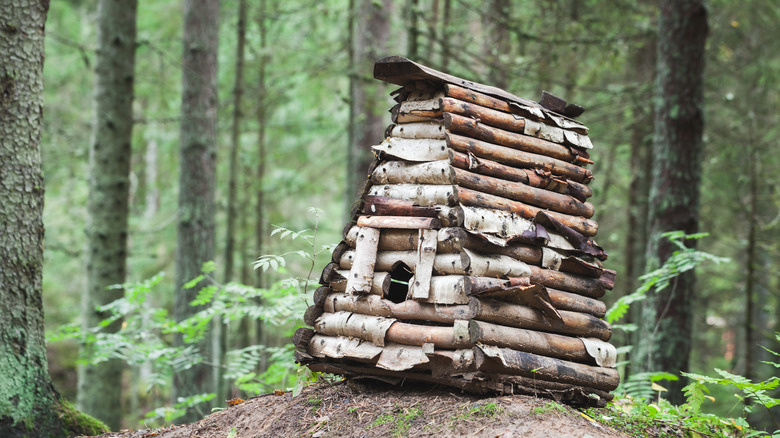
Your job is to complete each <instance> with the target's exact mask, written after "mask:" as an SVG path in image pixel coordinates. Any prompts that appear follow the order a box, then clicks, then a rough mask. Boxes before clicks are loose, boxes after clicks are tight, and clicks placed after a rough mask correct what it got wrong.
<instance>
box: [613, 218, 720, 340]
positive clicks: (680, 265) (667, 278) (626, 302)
mask: <svg viewBox="0 0 780 438" xmlns="http://www.w3.org/2000/svg"><path fill="white" fill-rule="evenodd" d="M707 235H708V234H707V233H696V234H685V233H684V232H682V231H670V232H668V233H664V234H663V235H662V237H663V238H666V239H668V240H669V242H671V243H672V244H673V245H674V246H675V247H677V250H676V251H674V253H672V256H671V257H669V259H668V260H666V261H665V262H664V264H663V266H661V267H660V268H658V269H656V270H655V271H652V272H648V273H647V274H645V275H643V276H641V277H639V280H640V281H642V284H641V285H640V286H639V288H637V290H636V291H635V292H634V293H632V294H629V295H624V296H622V297H620V299H618V300H617V301H616V302H615V304H614V305H612V307H610V309H609V310H608V311H607V314H606V316H605V317H604V319H606V320H607V322H609V323H610V324H612V323H615V322H616V321H618V320H619V319H620V318H622V317H623V316H625V315H626V313H627V312H628V308H629V306H630V305H631V304H633V303H635V302H637V301H641V300H644V299H645V298H646V297H647V293H648V292H649V291H651V290H656V291H661V290H664V289H666V288H667V287H668V286H669V284H670V282H671V281H672V280H673V279H674V278H675V277H677V276H678V275H680V274H682V273H685V272H687V271H690V270H692V269H694V268H696V266H698V265H700V264H701V263H703V262H706V261H709V262H713V263H724V262H727V261H728V260H729V259H728V258H725V257H718V256H714V255H712V254H709V253H707V252H705V251H699V250H697V249H694V248H688V247H687V246H685V243H684V242H685V241H686V240H690V239H701V238H703V237H706V236H707ZM626 328H627V329H628V330H629V331H630V330H632V329H634V330H635V328H634V327H626Z"/></svg>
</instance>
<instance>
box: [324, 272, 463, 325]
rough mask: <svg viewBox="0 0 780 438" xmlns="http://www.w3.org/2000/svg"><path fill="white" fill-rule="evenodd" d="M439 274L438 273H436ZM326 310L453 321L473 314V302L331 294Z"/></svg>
mask: <svg viewBox="0 0 780 438" xmlns="http://www.w3.org/2000/svg"><path fill="white" fill-rule="evenodd" d="M434 278H436V277H434ZM323 309H324V311H325V312H329V313H335V312H354V313H361V314H364V315H376V316H384V317H388V318H396V319H402V320H420V321H432V322H439V323H446V324H452V323H454V322H455V320H456V319H469V318H471V313H470V312H471V310H470V307H469V306H464V305H440V304H439V305H434V304H427V303H420V302H418V301H414V300H407V301H402V302H400V303H394V302H392V301H390V300H386V299H382V298H381V297H379V296H377V295H364V296H359V295H347V294H338V293H334V294H330V295H328V297H327V298H326V300H325V303H324V305H323Z"/></svg>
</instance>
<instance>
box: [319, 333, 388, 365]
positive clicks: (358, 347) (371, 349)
mask: <svg viewBox="0 0 780 438" xmlns="http://www.w3.org/2000/svg"><path fill="white" fill-rule="evenodd" d="M382 351H383V349H382V347H380V346H377V345H375V344H373V343H371V342H365V341H364V340H362V339H359V338H348V337H345V336H323V335H321V334H315V335H314V336H313V337H312V339H311V341H309V344H308V348H307V349H306V352H307V353H309V354H310V355H311V356H314V357H318V358H332V359H340V358H348V359H351V360H356V361H359V362H367V363H371V364H373V363H376V360H377V358H378V357H379V355H380V354H382Z"/></svg>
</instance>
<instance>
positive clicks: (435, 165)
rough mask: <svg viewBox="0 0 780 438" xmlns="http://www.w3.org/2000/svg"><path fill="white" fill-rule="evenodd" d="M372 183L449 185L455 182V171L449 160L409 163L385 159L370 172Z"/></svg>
mask: <svg viewBox="0 0 780 438" xmlns="http://www.w3.org/2000/svg"><path fill="white" fill-rule="evenodd" d="M371 182H372V183H374V184H436V185H451V184H453V183H454V182H455V171H454V170H453V169H452V167H450V162H449V160H438V161H429V162H425V163H410V162H406V161H385V162H383V163H381V164H379V165H378V166H377V167H376V169H374V172H373V173H372V174H371Z"/></svg>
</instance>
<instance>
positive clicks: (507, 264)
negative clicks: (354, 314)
mask: <svg viewBox="0 0 780 438" xmlns="http://www.w3.org/2000/svg"><path fill="white" fill-rule="evenodd" d="M354 257H355V253H354V251H346V252H345V253H344V255H343V256H342V257H341V260H340V262H339V266H340V267H341V268H342V269H350V268H351V267H352V263H353V260H354ZM397 263H404V264H405V265H406V266H408V267H409V268H411V269H412V270H414V269H415V265H416V263H417V251H379V252H378V253H377V259H376V266H375V269H376V270H378V271H392V270H393V267H394V266H395V265H396V264H397ZM433 269H434V272H436V273H438V274H439V275H463V274H467V275H476V276H485V277H507V276H509V277H523V276H527V275H528V274H529V273H530V269H529V268H528V265H526V264H525V263H523V262H521V261H519V260H515V259H513V258H511V257H507V256H501V255H481V254H475V253H473V252H470V251H468V250H464V251H463V252H462V253H459V254H437V255H436V258H435V259H434V263H433Z"/></svg>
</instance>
